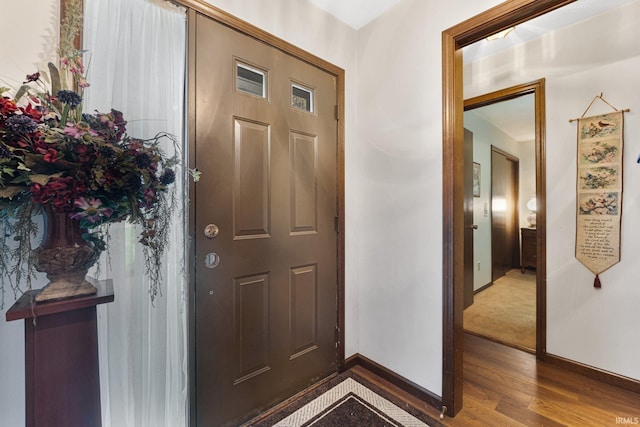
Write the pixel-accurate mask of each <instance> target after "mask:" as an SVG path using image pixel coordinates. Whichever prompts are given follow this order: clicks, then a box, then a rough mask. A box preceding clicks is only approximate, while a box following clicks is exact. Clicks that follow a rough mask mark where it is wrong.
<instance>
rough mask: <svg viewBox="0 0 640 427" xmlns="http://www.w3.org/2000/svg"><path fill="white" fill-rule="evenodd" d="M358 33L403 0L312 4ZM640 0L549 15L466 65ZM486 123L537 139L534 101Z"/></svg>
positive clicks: (474, 51) (589, 0)
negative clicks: (533, 115) (533, 117)
mask: <svg viewBox="0 0 640 427" xmlns="http://www.w3.org/2000/svg"><path fill="white" fill-rule="evenodd" d="M308 1H310V2H311V3H313V4H315V5H316V6H318V7H319V8H321V9H323V10H325V11H326V12H328V13H329V14H331V15H333V16H335V17H336V18H338V19H339V20H340V21H342V22H344V23H346V24H347V25H349V26H350V27H352V28H354V29H356V30H357V29H360V28H362V27H363V26H365V25H366V24H368V23H369V22H371V21H373V20H374V19H376V18H377V17H378V16H380V15H382V14H384V13H385V12H387V11H388V10H389V9H391V8H392V7H393V6H395V5H396V4H398V3H400V2H401V1H402V0H308ZM632 1H640V0H577V1H575V2H574V3H571V4H569V5H567V6H564V7H562V8H560V9H558V10H555V11H553V12H551V13H548V14H546V15H542V16H540V17H538V18H536V19H532V20H530V21H528V22H525V23H522V24H520V25H518V26H517V27H516V28H515V30H514V31H512V32H511V33H510V34H509V36H508V37H506V38H504V39H499V40H494V41H491V42H489V41H486V40H481V41H479V42H477V43H474V44H472V45H470V46H467V47H465V48H464V49H463V58H464V62H465V63H469V62H473V61H475V60H478V59H480V58H484V57H487V56H490V55H493V54H495V53H498V52H499V51H501V50H505V49H509V48H512V47H513V46H515V45H517V44H519V43H523V42H526V41H529V40H531V39H534V38H536V37H540V36H542V35H543V34H545V33H548V32H552V31H556V30H559V29H561V28H565V27H568V26H570V25H573V24H576V23H578V22H580V21H583V20H585V19H588V18H590V17H592V16H595V15H598V14H600V13H603V12H605V11H607V10H610V9H614V8H616V7H619V6H622V5H623V4H626V3H630V2H632ZM474 113H475V114H477V115H479V116H481V117H482V118H483V119H484V120H486V121H488V122H490V123H492V124H494V125H495V126H497V127H499V128H500V129H501V130H502V131H503V132H505V133H506V134H508V135H509V136H511V137H512V138H513V139H515V140H516V141H530V140H532V139H534V137H535V129H534V125H533V120H532V114H533V97H527V96H524V97H519V98H516V99H513V100H510V101H509V102H502V103H497V104H493V105H490V106H485V107H482V108H480V109H476V110H474Z"/></svg>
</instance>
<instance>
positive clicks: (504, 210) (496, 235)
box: [491, 147, 520, 280]
mask: <svg viewBox="0 0 640 427" xmlns="http://www.w3.org/2000/svg"><path fill="white" fill-rule="evenodd" d="M518 230H519V228H518V159H517V158H516V157H514V156H512V155H510V154H508V153H505V152H503V151H501V150H499V149H497V148H495V147H492V148H491V279H492V280H497V279H499V278H500V277H502V276H504V275H505V274H506V273H507V272H508V271H509V270H511V269H513V268H518V267H519V265H520V239H519V236H518Z"/></svg>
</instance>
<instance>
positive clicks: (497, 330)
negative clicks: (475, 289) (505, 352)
mask: <svg viewBox="0 0 640 427" xmlns="http://www.w3.org/2000/svg"><path fill="white" fill-rule="evenodd" d="M464 330H465V331H467V332H470V333H473V334H476V335H480V336H483V337H487V338H489V339H492V340H494V341H498V342H500V343H503V344H507V345H511V346H514V347H523V348H525V349H531V350H535V348H536V274H535V272H533V271H530V270H527V271H526V272H525V273H524V274H522V273H521V272H520V270H511V271H509V272H508V273H507V274H506V275H505V276H504V277H501V278H500V279H498V280H496V281H495V282H494V283H493V285H492V286H490V287H488V288H487V289H485V290H483V291H481V292H479V293H477V294H476V295H475V296H474V300H473V304H472V305H471V306H469V307H468V308H467V309H466V310H465V311H464Z"/></svg>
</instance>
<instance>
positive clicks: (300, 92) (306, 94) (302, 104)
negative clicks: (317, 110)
mask: <svg viewBox="0 0 640 427" xmlns="http://www.w3.org/2000/svg"><path fill="white" fill-rule="evenodd" d="M291 107H293V108H295V109H296V110H303V111H306V112H309V113H313V90H311V89H308V88H306V87H304V86H300V85H298V84H295V83H291Z"/></svg>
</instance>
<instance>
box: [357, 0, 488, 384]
mask: <svg viewBox="0 0 640 427" xmlns="http://www.w3.org/2000/svg"><path fill="white" fill-rule="evenodd" d="M498 3H499V1H489V0H484V1H474V2H469V1H463V0H453V1H448V2H441V1H435V0H403V1H401V2H400V3H399V4H398V5H397V6H395V7H394V8H392V9H391V10H390V11H389V12H387V13H386V14H384V15H383V16H381V17H380V18H379V19H377V20H375V21H374V22H372V23H370V24H369V25H367V26H365V27H363V28H362V29H361V30H360V31H358V81H357V83H358V87H357V96H358V123H357V124H358V135H357V136H358V139H357V141H356V145H357V147H356V150H357V156H358V158H359V164H357V165H352V164H347V167H348V168H349V167H354V166H355V167H356V168H357V174H358V183H357V185H358V190H359V196H358V199H357V200H356V201H355V203H356V204H357V206H358V209H357V211H358V213H359V217H358V219H357V222H356V223H352V224H350V225H348V227H349V226H351V227H357V228H358V231H357V235H358V243H359V244H358V247H357V249H358V252H357V254H355V257H354V256H353V255H354V254H347V255H348V256H349V258H347V264H348V265H349V264H350V263H353V262H356V266H357V269H358V279H359V285H358V286H359V299H360V303H359V309H360V313H359V317H360V320H359V326H360V329H359V331H360V337H359V339H360V342H359V344H360V346H359V348H360V353H361V354H363V355H364V356H366V357H368V358H370V359H373V360H375V361H376V362H378V363H380V364H382V365H383V366H385V367H387V368H389V369H391V370H393V371H395V372H397V373H398V374H400V375H403V376H405V377H406V378H408V379H410V380H412V381H413V382H415V383H417V384H418V385H420V386H422V387H424V388H426V389H428V390H430V391H431V392H433V393H435V394H438V395H440V394H441V392H442V66H441V58H442V46H441V43H442V31H443V30H445V29H446V28H449V27H450V26H453V25H455V24H457V23H458V22H461V21H463V20H465V19H467V18H470V17H471V16H473V15H476V14H477V13H480V12H482V11H483V10H485V9H487V8H489V7H491V6H494V5H496V4H498ZM351 142H353V141H351ZM348 143H349V142H348Z"/></svg>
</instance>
